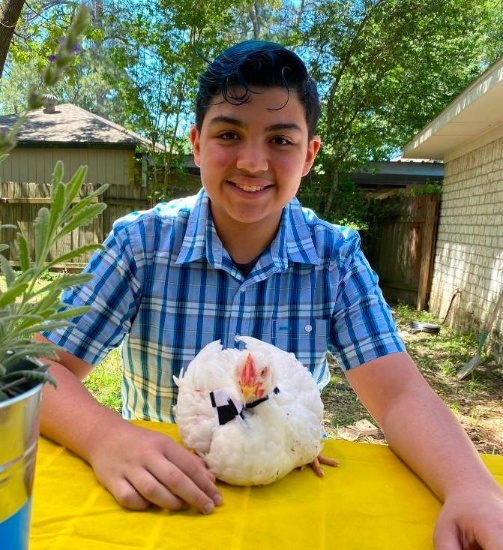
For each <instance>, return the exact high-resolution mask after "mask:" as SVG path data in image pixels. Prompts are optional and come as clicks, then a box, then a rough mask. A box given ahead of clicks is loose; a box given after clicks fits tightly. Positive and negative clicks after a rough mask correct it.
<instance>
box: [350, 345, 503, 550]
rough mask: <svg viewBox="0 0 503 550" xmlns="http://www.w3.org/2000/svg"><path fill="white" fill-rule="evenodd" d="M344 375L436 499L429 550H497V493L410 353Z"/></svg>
mask: <svg viewBox="0 0 503 550" xmlns="http://www.w3.org/2000/svg"><path fill="white" fill-rule="evenodd" d="M346 376H347V379H348V381H349V383H350V384H351V385H352V387H353V388H354V390H355V392H356V393H357V395H358V396H359V398H360V399H361V401H362V403H363V404H364V405H365V406H366V407H367V409H368V410H369V412H370V414H372V416H373V417H374V418H375V419H376V421H377V422H378V423H379V424H380V426H381V427H382V429H383V431H384V434H385V436H386V439H387V441H388V443H389V445H390V446H391V448H392V449H393V450H394V451H395V452H396V453H397V454H398V455H399V456H400V457H401V458H402V459H403V460H404V461H405V462H406V463H407V464H408V465H409V466H410V467H411V468H412V469H413V470H414V471H415V472H416V473H417V474H418V475H419V477H420V478H421V479H422V480H423V481H425V483H427V485H428V486H429V487H430V488H431V489H432V491H434V492H435V494H436V495H437V496H438V497H439V498H440V499H441V500H442V502H443V503H444V506H443V508H442V512H441V513H440V516H439V519H438V521H437V526H436V529H435V546H436V548H439V549H440V548H442V549H445V550H451V549H452V550H461V549H462V548H463V549H464V548H467V549H469V548H479V546H478V545H480V548H484V549H494V550H500V549H503V490H502V489H501V487H499V485H498V484H497V482H496V481H495V479H494V478H493V476H492V475H491V474H490V472H489V471H488V470H487V468H486V467H485V465H484V463H483V462H482V460H481V458H480V456H479V454H478V453H477V451H476V449H475V447H474V446H473V444H472V443H471V441H470V440H469V438H468V436H467V434H466V432H465V431H464V430H463V428H462V426H461V425H460V424H459V422H458V421H457V419H456V417H455V416H454V415H453V414H452V413H451V411H450V410H449V409H448V407H447V406H446V405H445V404H444V403H443V402H442V401H441V400H440V398H439V397H438V396H437V395H436V394H435V393H434V392H433V390H432V389H431V388H430V386H429V385H428V384H427V382H426V381H425V380H424V378H423V377H422V375H421V374H420V372H419V371H418V369H417V368H416V366H415V364H414V362H413V361H412V358H411V357H410V356H409V355H408V354H407V353H405V352H402V353H394V354H390V355H387V356H385V357H381V358H379V359H375V360H373V361H370V362H368V363H366V364H364V365H361V366H359V367H356V368H354V369H352V370H349V371H347V373H346ZM477 544H478V545H477Z"/></svg>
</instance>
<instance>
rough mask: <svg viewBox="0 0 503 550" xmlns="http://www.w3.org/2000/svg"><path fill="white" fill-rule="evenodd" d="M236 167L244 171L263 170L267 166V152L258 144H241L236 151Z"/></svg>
mask: <svg viewBox="0 0 503 550" xmlns="http://www.w3.org/2000/svg"><path fill="white" fill-rule="evenodd" d="M236 167H237V168H238V169H239V170H243V171H244V172H252V173H255V172H265V171H267V169H268V167H269V161H268V158H267V153H266V151H264V148H263V147H262V146H261V145H259V144H254V143H246V144H243V146H242V147H241V148H240V150H239V153H238V158H237V162H236Z"/></svg>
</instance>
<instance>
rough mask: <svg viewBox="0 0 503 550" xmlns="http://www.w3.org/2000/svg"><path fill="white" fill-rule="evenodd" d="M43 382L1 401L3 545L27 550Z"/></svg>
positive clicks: (0, 537) (0, 540)
mask: <svg viewBox="0 0 503 550" xmlns="http://www.w3.org/2000/svg"><path fill="white" fill-rule="evenodd" d="M42 388H43V384H38V385H37V386H35V387H34V388H32V389H28V390H27V391H25V392H23V393H22V394H21V395H19V396H18V397H13V398H12V399H9V400H8V401H3V402H0V545H1V547H2V548H6V549H9V550H27V548H28V543H29V532H30V518H31V495H32V488H33V476H34V473H35V458H36V452H37V442H38V436H39V409H40V396H41V393H42Z"/></svg>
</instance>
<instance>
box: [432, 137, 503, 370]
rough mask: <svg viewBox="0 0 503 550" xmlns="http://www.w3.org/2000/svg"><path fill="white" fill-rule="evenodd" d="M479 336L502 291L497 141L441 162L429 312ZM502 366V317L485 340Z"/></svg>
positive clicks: (501, 179)
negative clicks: (437, 229) (487, 339)
mask: <svg viewBox="0 0 503 550" xmlns="http://www.w3.org/2000/svg"><path fill="white" fill-rule="evenodd" d="M457 289H460V290H461V294H459V295H458V296H457V297H456V298H455V300H454V302H453V306H452V309H451V312H450V313H449V317H448V319H447V322H448V324H450V325H451V326H455V327H456V328H459V329H461V330H463V331H468V332H472V333H473V334H475V335H478V334H480V331H481V329H482V327H483V324H484V322H485V320H486V319H487V316H488V315H489V313H490V311H492V309H493V308H494V305H495V303H496V301H497V299H498V297H499V294H500V293H501V291H503V138H500V139H497V140H496V141H492V142H491V143H489V144H487V145H484V146H482V147H479V148H478V149H475V150H473V151H470V152H468V153H466V154H463V155H461V156H459V157H457V158H454V159H453V160H450V161H448V162H446V166H445V179H444V191H443V196H442V203H441V213H440V224H439V232H438V240H437V247H436V255H435V267H434V275H433V285H432V293H431V298H430V310H431V312H432V313H433V314H434V315H436V316H437V317H438V318H440V319H441V320H443V319H444V317H445V315H446V313H447V309H448V307H449V302H450V301H451V298H452V296H453V295H454V293H455V292H456V290H457ZM490 346H491V351H492V352H493V353H494V354H495V355H496V356H497V357H498V358H500V359H502V360H503V311H500V312H499V315H498V317H497V318H496V322H495V324H494V327H493V332H492V337H491V340H490Z"/></svg>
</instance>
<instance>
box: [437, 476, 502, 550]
mask: <svg viewBox="0 0 503 550" xmlns="http://www.w3.org/2000/svg"><path fill="white" fill-rule="evenodd" d="M434 541H435V548H436V549H438V550H480V549H483V550H503V492H502V491H501V490H500V489H499V488H495V487H493V486H489V487H480V488H474V487H472V488H471V490H468V491H465V492H464V493H463V492H462V491H460V493H458V494H457V495H452V496H450V497H449V498H447V499H446V501H445V503H444V505H443V507H442V510H441V511H440V515H439V517H438V520H437V525H436V527H435V535H434Z"/></svg>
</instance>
